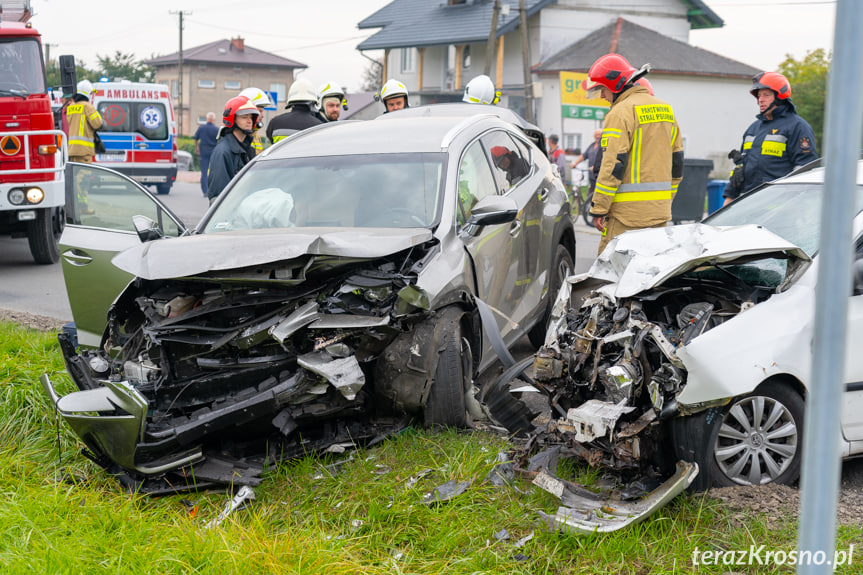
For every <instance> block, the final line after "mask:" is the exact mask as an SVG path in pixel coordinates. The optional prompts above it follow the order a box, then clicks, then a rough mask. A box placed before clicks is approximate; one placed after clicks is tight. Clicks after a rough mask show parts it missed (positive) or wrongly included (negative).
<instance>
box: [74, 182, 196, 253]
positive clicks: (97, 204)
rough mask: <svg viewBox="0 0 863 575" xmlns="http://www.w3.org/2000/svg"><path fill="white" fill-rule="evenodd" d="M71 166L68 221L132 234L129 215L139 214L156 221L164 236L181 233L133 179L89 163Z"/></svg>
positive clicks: (133, 228) (132, 227) (133, 229)
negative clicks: (88, 164)
mask: <svg viewBox="0 0 863 575" xmlns="http://www.w3.org/2000/svg"><path fill="white" fill-rule="evenodd" d="M70 167H71V168H72V170H71V175H70V176H71V181H70V182H69V183H70V184H71V194H69V195H67V197H66V201H67V205H70V204H71V209H69V210H67V213H66V221H67V223H69V224H72V225H79V226H87V227H92V228H103V229H109V230H117V231H126V232H133V233H134V232H135V227H134V226H133V224H132V216H136V215H141V216H147V217H148V218H150V219H151V220H153V221H154V222H156V223H157V224H159V227H160V228H161V229H162V233H164V234H165V235H166V236H179V235H180V229H179V227H178V226H177V224H176V223H175V222H174V220H172V219H171V218H170V217H169V216H168V215H167V214H166V213H165V211H164V210H163V209H162V208H161V207H160V206H159V204H158V203H156V201H155V200H153V198H151V197H150V196H149V195H148V194H147V193H146V192H144V191H142V190H141V188H140V187H139V186H138V185H136V184H135V182H132V181H131V180H129V179H127V178H125V177H124V176H121V175H120V174H115V173H113V172H109V171H107V170H101V169H98V168H94V167H92V166H87V165H72V166H70ZM67 185H68V184H67ZM70 196H71V197H70Z"/></svg>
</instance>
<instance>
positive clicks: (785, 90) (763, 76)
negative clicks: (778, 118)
mask: <svg viewBox="0 0 863 575" xmlns="http://www.w3.org/2000/svg"><path fill="white" fill-rule="evenodd" d="M763 88H767V89H768V90H773V91H774V92H776V97H777V98H779V99H780V100H787V99H788V98H790V97H791V84H790V83H789V82H788V78H786V77H785V76H783V75H782V74H780V73H779V72H761V73H760V74H758V75H757V76H755V77H753V78H752V89H751V90H749V93H750V94H752V95H753V96H755V97H756V98H757V97H758V90H761V89H763Z"/></svg>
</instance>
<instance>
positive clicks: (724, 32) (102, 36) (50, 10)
mask: <svg viewBox="0 0 863 575" xmlns="http://www.w3.org/2000/svg"><path fill="white" fill-rule="evenodd" d="M389 1H390V0H251V1H249V2H237V1H228V0H145V1H142V2H139V1H134V2H132V1H129V0H76V1H75V2H71V1H70V0H32V6H33V11H34V13H35V15H34V18H33V25H34V26H35V27H36V28H37V29H38V30H39V31H40V32H41V33H42V39H43V42H45V43H47V44H50V45H51V46H50V50H51V55H52V57H56V56H57V55H60V54H73V55H74V56H75V57H76V58H77V59H78V60H81V61H83V62H84V63H85V64H86V65H87V66H88V67H90V68H95V67H96V64H97V62H98V60H97V55H103V56H105V55H112V54H114V52H116V51H117V50H119V51H121V52H124V53H129V52H131V53H133V54H135V55H136V56H137V57H139V58H141V59H146V58H149V57H150V56H154V55H164V54H170V53H173V52H176V51H177V50H178V48H179V26H178V16H177V14H176V12H177V11H179V10H183V11H184V12H186V13H187V14H186V15H185V16H184V30H183V46H184V47H185V48H190V47H193V46H200V45H202V44H208V43H210V42H214V41H216V40H219V39H224V38H231V37H236V36H242V37H243V38H245V41H246V44H248V45H250V46H253V47H255V48H258V49H260V50H264V51H267V52H272V53H274V54H277V55H279V56H284V57H285V58H290V59H292V60H297V61H300V62H302V63H304V64H306V65H308V66H309V69H308V70H306V71H304V72H303V73H302V76H303V77H305V78H307V79H309V80H311V82H312V83H313V84H314V85H316V86H317V85H319V84H323V83H324V82H336V83H337V84H340V85H343V86H347V87H348V88H349V90H356V89H358V88H359V86H360V83H361V78H362V71H363V70H364V69H365V68H366V66H367V65H368V60H367V59H366V58H364V57H363V56H362V55H361V54H360V53H359V52H358V51H357V50H356V46H357V44H359V43H360V42H361V41H362V40H363V39H364V38H366V37H368V36H370V35H371V34H372V33H374V32H375V30H359V29H357V22H359V21H360V20H362V19H363V18H365V17H367V16H369V15H370V14H372V13H374V12H375V11H376V10H378V9H379V8H381V7H383V6H385V5H386V4H388V3H389ZM428 1H429V2H439V1H442V0H428ZM509 1H510V3H512V4H516V5H517V3H518V2H517V0H509ZM706 3H707V5H708V6H710V8H711V9H712V10H713V11H714V12H716V13H717V14H719V16H720V17H721V18H722V19H723V20H724V21H725V26H724V27H723V28H720V29H710V30H700V31H693V32H692V33H691V36H690V42H691V43H692V44H693V45H695V46H699V47H701V48H704V49H706V50H710V51H712V52H716V53H718V54H721V55H723V56H726V57H728V58H732V59H734V60H738V61H741V62H744V63H746V64H750V65H752V66H754V67H756V68H761V69H764V70H772V69H775V68H776V67H777V66H778V65H779V63H780V62H782V61H783V60H784V59H785V55H786V54H790V55H791V56H793V57H795V58H797V59H802V58H803V56H804V55H805V54H806V53H807V51H811V50H814V49H816V48H825V49H826V50H828V51H831V50H832V47H833V27H834V18H835V7H836V3H835V2H834V1H825V0H752V1H746V0H706ZM367 54H368V56H370V57H373V58H376V59H380V58H381V56H382V53H381V52H370V53H367Z"/></svg>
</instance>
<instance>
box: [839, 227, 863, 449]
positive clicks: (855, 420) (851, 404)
mask: <svg viewBox="0 0 863 575" xmlns="http://www.w3.org/2000/svg"><path fill="white" fill-rule="evenodd" d="M855 251H856V253H855V260H856V262H857V263H856V264H855V268H856V267H857V266H859V265H863V264H861V263H859V262H863V238H861V239H858V240H857V248H856V250H855ZM855 276H856V274H855ZM861 341H863V283H861V282H858V281H856V278H855V286H854V293H853V295H852V296H851V298H850V299H849V300H848V333H847V335H846V337H845V346H846V347H845V397H844V398H843V399H842V434H843V435H844V436H845V439H846V440H848V441H863V356H861V354H860V349H859V348H858V347H857V346H859V345H860V342H861Z"/></svg>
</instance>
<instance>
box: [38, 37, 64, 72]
mask: <svg viewBox="0 0 863 575" xmlns="http://www.w3.org/2000/svg"><path fill="white" fill-rule="evenodd" d="M42 45H43V46H45V67H46V68H47V67H48V66H50V65H51V46H59V45H60V44H49V43H48V42H45V43H44V44H42Z"/></svg>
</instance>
